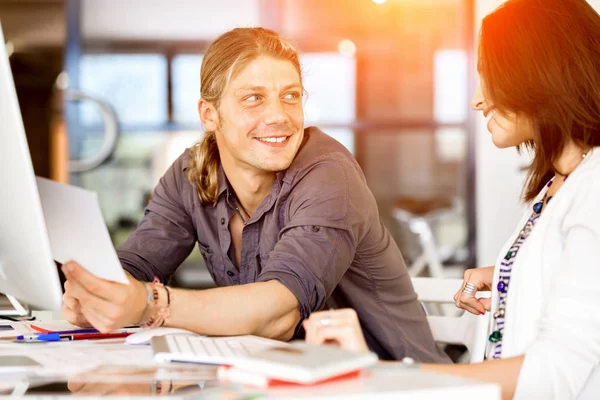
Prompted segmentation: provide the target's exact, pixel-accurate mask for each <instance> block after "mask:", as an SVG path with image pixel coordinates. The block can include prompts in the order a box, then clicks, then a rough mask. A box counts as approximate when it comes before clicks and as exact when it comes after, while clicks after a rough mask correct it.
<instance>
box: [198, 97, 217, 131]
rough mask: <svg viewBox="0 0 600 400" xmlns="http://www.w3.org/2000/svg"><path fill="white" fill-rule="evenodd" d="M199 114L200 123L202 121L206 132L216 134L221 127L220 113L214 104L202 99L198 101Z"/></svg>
mask: <svg viewBox="0 0 600 400" xmlns="http://www.w3.org/2000/svg"><path fill="white" fill-rule="evenodd" d="M198 114H199V115H200V121H202V126H204V130H205V131H207V132H215V131H216V130H217V127H218V126H219V113H218V112H217V110H216V109H215V107H214V106H213V104H212V103H210V102H208V101H206V100H204V99H202V98H201V99H200V100H198Z"/></svg>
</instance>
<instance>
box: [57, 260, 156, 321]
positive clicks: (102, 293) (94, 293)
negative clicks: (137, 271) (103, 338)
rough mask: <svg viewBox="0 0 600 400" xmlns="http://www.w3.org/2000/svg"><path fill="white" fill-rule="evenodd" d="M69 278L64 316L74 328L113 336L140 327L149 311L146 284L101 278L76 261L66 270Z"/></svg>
mask: <svg viewBox="0 0 600 400" xmlns="http://www.w3.org/2000/svg"><path fill="white" fill-rule="evenodd" d="M62 270H63V272H64V274H65V276H66V277H67V281H66V282H65V294H64V295H63V300H64V304H63V316H64V318H65V319H66V320H67V321H69V322H70V323H72V324H75V325H79V326H90V325H91V326H93V327H94V328H96V329H98V330H99V331H100V332H110V331H113V330H115V329H118V328H122V327H123V326H127V325H132V324H137V323H138V322H139V321H140V319H141V318H142V316H143V314H144V310H145V309H146V299H147V292H146V288H145V287H144V284H143V283H142V282H140V281H137V280H135V279H134V278H133V277H132V276H131V275H129V274H126V275H127V278H128V279H129V285H124V284H122V283H117V282H112V281H108V280H105V279H102V278H98V277H97V276H95V275H93V274H92V273H90V272H88V271H87V270H85V269H84V268H83V267H81V265H79V264H77V263H76V262H74V261H69V262H68V263H65V264H64V265H63V266H62Z"/></svg>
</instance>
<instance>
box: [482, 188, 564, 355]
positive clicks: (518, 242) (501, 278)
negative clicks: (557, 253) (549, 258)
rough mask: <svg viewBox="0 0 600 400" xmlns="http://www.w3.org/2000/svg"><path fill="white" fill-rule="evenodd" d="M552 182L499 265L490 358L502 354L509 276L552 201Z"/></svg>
mask: <svg viewBox="0 0 600 400" xmlns="http://www.w3.org/2000/svg"><path fill="white" fill-rule="evenodd" d="M552 182H554V178H553V179H552V180H551V181H550V182H548V184H547V185H546V194H545V195H544V198H543V199H542V200H541V201H539V202H537V203H535V204H534V205H533V212H532V213H531V216H530V217H529V219H528V220H527V222H526V223H525V226H524V227H523V229H521V231H520V232H519V234H518V235H517V238H516V239H515V241H514V243H513V245H512V246H511V247H510V249H509V250H508V253H506V256H504V259H503V260H502V262H501V263H500V271H499V274H498V285H497V286H496V288H497V289H498V296H499V298H498V309H497V311H496V312H495V313H494V331H493V332H492V334H491V335H490V336H489V341H490V342H491V343H493V352H492V358H500V355H501V354H502V334H503V333H504V313H505V310H506V298H507V297H508V296H507V295H508V285H509V284H510V274H511V271H512V267H513V264H514V261H515V258H516V256H517V253H518V252H519V250H520V249H521V247H522V246H523V243H525V239H527V237H528V236H529V234H530V233H531V231H532V229H533V226H534V225H535V223H536V222H537V221H538V219H539V218H540V215H541V214H542V209H543V208H544V204H548V202H549V201H550V200H551V199H552V196H550V197H548V196H547V195H548V189H549V188H550V186H551V185H552Z"/></svg>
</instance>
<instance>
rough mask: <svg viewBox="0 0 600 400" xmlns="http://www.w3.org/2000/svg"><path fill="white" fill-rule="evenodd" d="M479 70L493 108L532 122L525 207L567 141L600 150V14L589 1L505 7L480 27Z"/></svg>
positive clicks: (529, 0)
mask: <svg viewBox="0 0 600 400" xmlns="http://www.w3.org/2000/svg"><path fill="white" fill-rule="evenodd" d="M478 69H479V72H480V74H481V77H482V78H483V80H484V82H485V89H484V90H485V95H486V98H487V99H488V101H489V102H490V105H491V106H494V107H496V108H497V109H498V111H500V112H502V111H505V112H506V111H510V112H514V113H516V115H517V116H518V117H522V116H525V117H528V118H530V119H531V120H532V122H533V128H534V133H535V140H533V141H531V142H528V143H526V147H528V148H530V149H532V150H533V152H534V160H533V162H532V164H531V166H530V168H529V174H528V180H527V184H526V187H525V190H524V199H525V200H526V201H530V200H532V199H533V198H534V197H536V196H537V194H538V193H539V192H540V190H541V189H542V188H543V186H544V184H545V182H546V181H547V180H548V179H550V177H551V176H552V175H553V174H554V172H555V170H554V167H553V164H554V163H555V162H556V160H557V159H558V157H559V156H560V154H561V153H562V150H563V148H564V146H565V144H567V143H568V142H569V141H570V140H572V141H573V142H575V143H576V144H578V145H581V146H583V147H585V148H588V147H591V146H598V145H600V15H598V13H597V12H596V11H594V9H593V8H592V6H590V5H589V4H588V3H587V2H586V1H585V0H509V1H507V2H506V3H504V4H503V5H502V6H500V7H499V8H498V9H496V10H495V11H494V12H493V13H491V14H489V15H488V16H487V17H485V18H484V20H483V24H482V27H481V33H480V44H479V65H478ZM519 120H520V118H518V119H517V121H519Z"/></svg>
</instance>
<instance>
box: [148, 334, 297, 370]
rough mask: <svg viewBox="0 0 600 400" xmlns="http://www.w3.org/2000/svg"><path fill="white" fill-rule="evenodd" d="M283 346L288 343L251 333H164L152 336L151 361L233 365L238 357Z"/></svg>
mask: <svg viewBox="0 0 600 400" xmlns="http://www.w3.org/2000/svg"><path fill="white" fill-rule="evenodd" d="M282 345H284V346H285V345H287V344H286V343H283V342H280V341H277V340H272V339H265V338H261V337H258V336H251V335H248V336H227V337H206V336H192V335H164V336H155V337H153V338H152V351H153V353H154V360H155V361H158V362H192V363H202V364H218V365H235V363H236V361H237V360H240V359H244V358H247V357H250V356H252V354H254V353H257V352H259V351H261V350H266V349H268V348H272V347H276V346H279V347H281V346H282Z"/></svg>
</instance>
